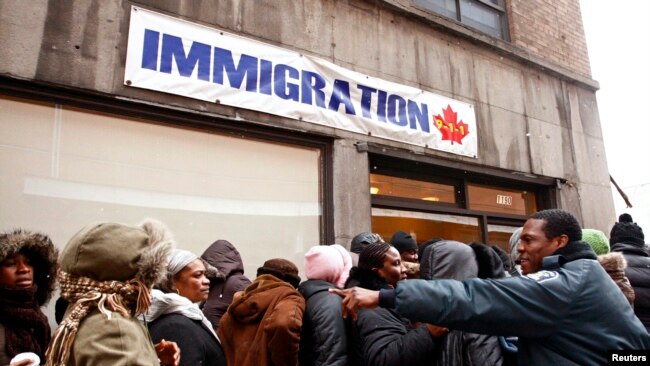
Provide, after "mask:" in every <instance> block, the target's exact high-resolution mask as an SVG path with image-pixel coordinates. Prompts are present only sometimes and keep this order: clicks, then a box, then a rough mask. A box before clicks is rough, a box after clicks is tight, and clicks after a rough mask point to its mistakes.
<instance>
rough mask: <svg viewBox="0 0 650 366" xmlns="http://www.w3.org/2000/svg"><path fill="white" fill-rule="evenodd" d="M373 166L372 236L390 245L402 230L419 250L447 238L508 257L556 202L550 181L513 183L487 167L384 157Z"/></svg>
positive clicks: (373, 159)
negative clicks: (530, 220) (534, 217)
mask: <svg viewBox="0 0 650 366" xmlns="http://www.w3.org/2000/svg"><path fill="white" fill-rule="evenodd" d="M369 162H370V169H371V172H370V190H371V203H372V231H373V232H376V233H379V234H380V235H382V237H383V238H384V239H385V240H390V237H391V236H392V235H393V233H394V232H395V231H398V230H402V231H405V232H410V233H411V235H413V236H414V237H415V238H416V240H417V242H418V244H421V243H423V242H425V241H427V240H429V239H431V238H443V239H447V240H457V241H460V242H463V243H471V242H482V243H486V244H488V245H497V246H499V247H500V248H502V249H503V250H505V251H506V252H509V251H510V245H509V241H510V236H511V235H512V233H513V232H514V231H515V230H516V229H517V228H518V227H521V226H522V225H523V224H524V222H525V221H526V218H527V217H528V216H529V215H531V214H533V213H534V212H537V210H538V209H540V206H542V208H545V207H543V206H547V205H548V204H549V202H551V200H550V199H549V195H550V194H551V193H550V192H551V191H550V190H551V187H554V185H552V184H553V182H554V181H553V180H552V179H546V182H547V183H548V185H541V184H540V183H537V182H538V179H537V178H536V179H535V181H531V180H522V181H513V180H512V179H508V178H507V177H503V176H502V175H500V174H501V172H500V171H495V172H494V175H490V172H489V171H488V169H485V167H480V168H477V169H474V171H472V170H470V169H466V170H465V169H459V168H457V167H450V166H441V165H435V164H427V163H424V162H419V161H418V162H413V161H408V160H406V159H403V158H399V157H395V156H386V155H384V154H380V153H372V154H371V155H370V161H369ZM443 163H444V162H443ZM542 179H545V178H542ZM424 197H435V198H433V199H425V198H424Z"/></svg>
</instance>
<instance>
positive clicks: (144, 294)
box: [45, 270, 151, 366]
mask: <svg viewBox="0 0 650 366" xmlns="http://www.w3.org/2000/svg"><path fill="white" fill-rule="evenodd" d="M58 279H59V285H60V288H61V297H63V298H64V299H66V300H68V301H69V302H70V306H69V307H68V308H69V309H70V310H69V311H68V313H67V316H66V317H65V318H64V319H63V321H62V322H61V324H59V327H58V328H57V329H56V331H55V332H54V336H53V338H52V342H51V343H50V346H49V348H48V349H47V351H46V354H45V356H46V358H47V363H46V365H48V366H63V365H65V364H66V362H67V360H68V357H69V356H70V349H71V347H72V344H73V343H74V338H75V335H76V334H77V331H78V329H79V323H81V321H82V320H83V319H84V318H85V317H86V316H87V315H88V314H89V313H90V312H91V311H92V310H94V309H95V308H97V309H98V310H99V311H100V312H101V313H102V314H104V315H105V316H106V318H107V319H108V320H111V313H112V312H118V313H120V314H122V316H124V317H130V316H137V315H139V314H142V313H145V312H146V311H147V309H149V306H150V305H151V295H150V293H149V288H148V287H147V286H146V285H145V284H144V283H142V282H141V281H139V280H136V279H131V280H129V281H127V282H119V281H96V280H93V279H91V278H88V277H83V276H77V275H73V274H70V273H67V272H64V271H62V270H59V273H58Z"/></svg>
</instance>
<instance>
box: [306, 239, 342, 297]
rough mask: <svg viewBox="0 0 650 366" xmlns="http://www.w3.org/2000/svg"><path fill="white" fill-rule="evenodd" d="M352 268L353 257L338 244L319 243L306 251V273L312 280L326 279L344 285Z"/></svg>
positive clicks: (340, 285)
mask: <svg viewBox="0 0 650 366" xmlns="http://www.w3.org/2000/svg"><path fill="white" fill-rule="evenodd" d="M351 268H352V257H350V253H348V251H347V250H345V248H343V247H342V246H340V245H338V244H332V245H317V246H315V247H312V248H311V249H309V250H308V251H307V253H305V273H306V274H307V278H308V279H310V280H324V281H327V282H329V283H332V284H334V285H336V286H337V287H343V286H344V285H345V281H346V280H347V279H348V276H349V274H350V269H351Z"/></svg>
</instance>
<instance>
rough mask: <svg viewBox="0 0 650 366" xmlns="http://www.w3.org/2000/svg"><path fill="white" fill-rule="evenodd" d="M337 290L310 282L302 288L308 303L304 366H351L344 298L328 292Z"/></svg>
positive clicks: (302, 345) (302, 353) (302, 340)
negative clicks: (349, 362)
mask: <svg viewBox="0 0 650 366" xmlns="http://www.w3.org/2000/svg"><path fill="white" fill-rule="evenodd" d="M334 287H336V286H334V285H333V284H331V283H329V282H327V281H323V280H308V281H305V282H303V283H301V284H300V286H299V287H298V291H300V293H301V294H302V296H304V298H305V301H306V303H307V306H306V307H305V313H304V315H303V318H302V322H303V323H302V333H301V335H300V366H313V365H314V366H315V365H318V366H346V365H347V364H348V337H347V332H346V328H345V321H344V319H343V307H342V305H341V297H340V296H338V295H334V294H330V293H329V292H328V290H329V289H330V288H334Z"/></svg>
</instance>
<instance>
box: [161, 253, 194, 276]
mask: <svg viewBox="0 0 650 366" xmlns="http://www.w3.org/2000/svg"><path fill="white" fill-rule="evenodd" d="M197 258H199V256H197V255H196V254H194V253H192V252H190V251H188V250H183V249H174V250H172V252H171V253H170V254H169V264H167V270H168V271H169V273H171V274H172V275H176V274H177V273H178V272H180V271H182V270H183V268H185V266H187V265H188V264H190V263H192V262H194V260H196V259H197Z"/></svg>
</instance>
